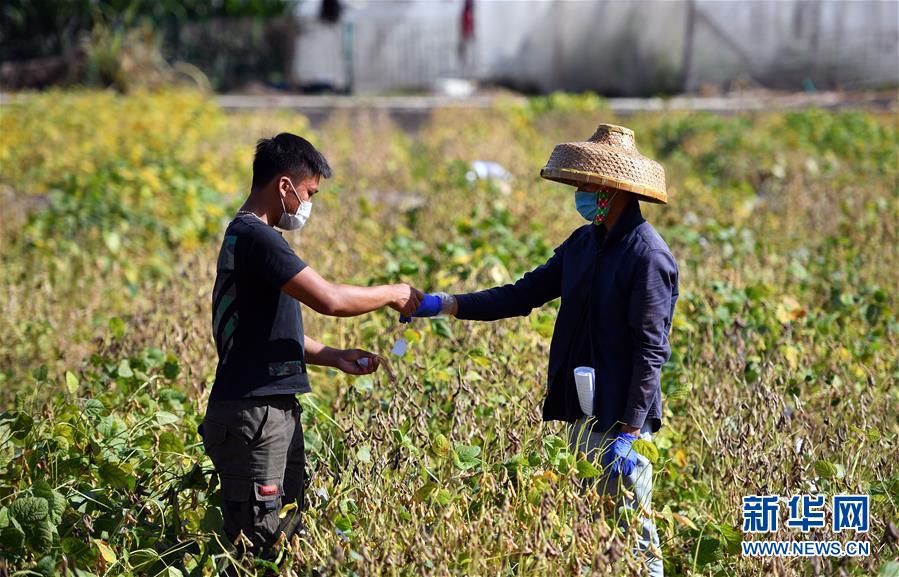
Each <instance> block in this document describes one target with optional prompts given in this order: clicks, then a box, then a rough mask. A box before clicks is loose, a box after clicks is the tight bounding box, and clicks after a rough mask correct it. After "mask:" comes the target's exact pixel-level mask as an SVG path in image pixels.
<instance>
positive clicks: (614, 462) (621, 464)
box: [602, 433, 637, 477]
mask: <svg viewBox="0 0 899 577" xmlns="http://www.w3.org/2000/svg"><path fill="white" fill-rule="evenodd" d="M636 440H637V437H636V436H635V435H630V434H628V433H618V436H616V437H615V441H614V442H612V444H611V445H610V446H609V447H608V448H607V449H606V452H605V453H604V454H603V456H602V466H603V468H604V469H606V471H608V472H609V475H611V476H613V477H614V476H615V475H625V476H627V475H630V474H631V473H633V472H634V468H635V467H636V466H637V453H636V451H634V449H633V447H631V445H633V444H634V441H636Z"/></svg>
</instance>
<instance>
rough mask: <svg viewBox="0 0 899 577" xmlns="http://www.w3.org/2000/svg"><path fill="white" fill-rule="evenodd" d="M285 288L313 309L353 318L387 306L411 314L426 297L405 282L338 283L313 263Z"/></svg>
mask: <svg viewBox="0 0 899 577" xmlns="http://www.w3.org/2000/svg"><path fill="white" fill-rule="evenodd" d="M282 290H283V291H284V292H286V293H287V294H289V295H290V296H292V297H293V298H295V299H297V300H298V301H300V302H301V303H303V304H304V305H306V306H308V307H309V308H311V309H312V310H314V311H316V312H318V313H321V314H323V315H328V316H332V317H353V316H357V315H361V314H365V313H368V312H371V311H374V310H377V309H380V308H382V307H385V306H389V307H391V308H392V309H394V310H396V311H399V312H400V313H402V314H407V315H408V314H412V312H413V311H415V309H417V308H418V305H419V304H420V303H421V298H422V294H421V292H419V291H418V290H416V289H414V288H412V287H411V286H409V285H407V284H405V283H400V284H393V285H380V286H371V287H361V286H354V285H347V284H334V283H331V282H328V281H327V280H325V279H324V278H322V276H321V275H320V274H318V273H317V272H315V270H314V269H313V268H312V267H310V266H307V267H305V268H304V269H303V270H301V271H300V272H298V273H297V274H296V275H294V276H293V277H292V278H291V279H290V280H288V281H287V282H286V283H285V284H284V286H283V287H282Z"/></svg>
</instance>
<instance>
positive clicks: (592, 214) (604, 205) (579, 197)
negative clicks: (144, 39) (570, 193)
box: [574, 190, 615, 225]
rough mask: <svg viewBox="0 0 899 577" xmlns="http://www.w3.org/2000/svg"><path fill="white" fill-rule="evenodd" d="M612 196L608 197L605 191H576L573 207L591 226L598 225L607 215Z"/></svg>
mask: <svg viewBox="0 0 899 577" xmlns="http://www.w3.org/2000/svg"><path fill="white" fill-rule="evenodd" d="M614 196H615V195H611V196H610V195H609V193H608V192H606V191H605V190H601V191H599V192H587V191H586V190H578V191H575V193H574V205H575V207H576V208H577V211H578V212H579V213H580V215H581V216H583V217H584V218H585V219H587V220H588V221H590V222H592V223H593V224H596V225H600V224H602V223H603V222H605V220H606V216H608V214H609V206H610V205H611V204H612V198H613V197H614Z"/></svg>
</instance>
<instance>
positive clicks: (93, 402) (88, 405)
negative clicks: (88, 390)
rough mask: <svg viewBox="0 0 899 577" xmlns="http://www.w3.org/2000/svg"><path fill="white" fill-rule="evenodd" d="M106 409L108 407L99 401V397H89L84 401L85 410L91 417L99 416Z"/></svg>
mask: <svg viewBox="0 0 899 577" xmlns="http://www.w3.org/2000/svg"><path fill="white" fill-rule="evenodd" d="M105 410H106V407H104V406H103V403H101V402H100V401H98V400H97V399H88V400H87V401H85V403H84V412H85V414H87V416H89V417H94V418H97V417H99V416H101V415H102V414H103V411H105Z"/></svg>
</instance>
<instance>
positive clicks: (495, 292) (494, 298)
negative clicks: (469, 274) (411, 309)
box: [450, 249, 562, 321]
mask: <svg viewBox="0 0 899 577" xmlns="http://www.w3.org/2000/svg"><path fill="white" fill-rule="evenodd" d="M561 295H562V259H561V256H560V254H559V249H556V252H555V253H554V254H553V256H552V257H550V259H549V260H548V261H546V262H545V263H544V264H542V265H540V266H538V267H537V268H535V269H534V270H532V271H530V272H527V273H525V274H524V276H522V277H521V278H520V279H518V281H516V282H515V283H514V284H507V285H504V286H499V287H494V288H491V289H487V290H482V291H478V292H473V293H468V294H458V295H454V298H455V301H456V302H455V305H452V304H451V305H450V306H451V307H453V306H454V308H455V311H450V312H452V314H453V315H455V316H456V317H457V318H460V319H469V320H476V321H493V320H497V319H504V318H508V317H515V316H526V315H528V314H530V312H531V311H532V310H533V309H535V308H537V307H539V306H543V305H544V304H546V303H547V302H549V301H551V300H553V299H555V298H558V297H560V296H561Z"/></svg>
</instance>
